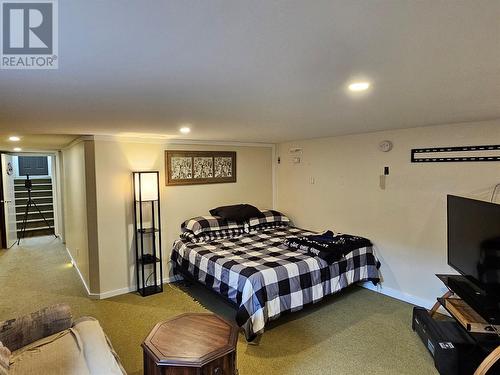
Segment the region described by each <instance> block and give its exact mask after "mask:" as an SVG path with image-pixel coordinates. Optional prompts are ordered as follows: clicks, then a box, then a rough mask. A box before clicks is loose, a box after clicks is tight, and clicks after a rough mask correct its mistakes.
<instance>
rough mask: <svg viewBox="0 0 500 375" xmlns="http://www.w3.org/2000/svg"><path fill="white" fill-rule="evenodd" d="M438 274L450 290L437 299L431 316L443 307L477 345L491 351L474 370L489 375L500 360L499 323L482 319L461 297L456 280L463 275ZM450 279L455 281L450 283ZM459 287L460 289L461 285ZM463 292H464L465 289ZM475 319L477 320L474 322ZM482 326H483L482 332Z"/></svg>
mask: <svg viewBox="0 0 500 375" xmlns="http://www.w3.org/2000/svg"><path fill="white" fill-rule="evenodd" d="M436 276H437V277H438V278H439V279H440V280H441V281H442V282H443V283H444V284H445V285H446V287H447V288H448V291H447V292H446V293H445V294H444V295H443V296H442V297H441V298H438V299H437V302H436V303H435V304H434V306H433V307H432V309H431V310H430V316H431V317H433V316H434V315H435V314H437V311H438V309H439V308H440V307H443V308H444V309H445V310H446V311H447V312H448V313H449V314H450V315H451V317H452V318H454V319H455V320H456V321H457V322H458V323H459V325H460V326H461V327H462V328H463V330H464V331H465V332H466V333H467V334H468V335H469V336H470V337H471V338H472V339H473V340H474V341H475V342H476V345H477V346H479V347H481V348H484V349H485V351H486V353H489V354H487V356H486V357H485V358H484V359H483V361H482V362H481V363H480V364H479V366H478V367H477V369H476V370H475V372H474V375H487V373H488V371H489V370H490V369H491V368H492V367H493V366H494V365H495V364H496V363H497V361H499V360H500V334H498V332H499V331H500V330H499V327H498V326H497V324H498V323H497V322H495V323H493V322H486V320H484V319H481V316H479V314H478V313H477V312H475V311H474V308H473V307H472V306H468V305H467V302H468V301H466V300H465V299H461V298H460V297H461V296H460V295H459V294H458V292H459V291H456V290H455V289H456V288H457V285H460V283H458V284H456V283H455V281H461V280H460V279H459V278H460V277H463V276H456V275H436ZM457 278H458V279H457ZM450 280H454V281H452V282H451V283H450ZM458 289H460V286H459V287H458ZM461 292H462V293H463V291H461ZM450 302H453V303H450ZM457 302H460V303H457ZM473 320H477V321H476V322H474V321H473ZM481 324H483V325H481ZM478 327H479V328H478ZM481 327H483V331H482V332H481ZM474 329H475V331H474ZM479 332H481V333H479ZM486 332H487V333H486ZM485 355H486V354H485ZM497 366H499V365H497Z"/></svg>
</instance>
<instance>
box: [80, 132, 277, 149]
mask: <svg viewBox="0 0 500 375" xmlns="http://www.w3.org/2000/svg"><path fill="white" fill-rule="evenodd" d="M82 138H83V137H82ZM86 138H91V139H92V140H94V141H104V142H121V143H149V144H160V145H205V146H240V147H267V148H272V147H274V146H275V144H274V143H260V142H236V141H215V140H214V141H207V140H196V139H175V138H162V137H128V136H117V135H94V136H90V137H86Z"/></svg>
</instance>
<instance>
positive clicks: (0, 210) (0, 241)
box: [0, 152, 7, 249]
mask: <svg viewBox="0 0 500 375" xmlns="http://www.w3.org/2000/svg"><path fill="white" fill-rule="evenodd" d="M1 154H5V152H2V153H0V155H1ZM0 164H1V163H0ZM0 201H2V202H3V201H4V196H3V170H2V166H1V165H0ZM6 232H7V225H6V223H5V205H4V204H0V245H1V248H2V249H6V248H7V233H6Z"/></svg>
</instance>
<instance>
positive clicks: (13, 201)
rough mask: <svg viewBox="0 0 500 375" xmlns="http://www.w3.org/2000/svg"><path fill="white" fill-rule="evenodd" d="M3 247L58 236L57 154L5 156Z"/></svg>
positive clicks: (2, 189)
mask: <svg viewBox="0 0 500 375" xmlns="http://www.w3.org/2000/svg"><path fill="white" fill-rule="evenodd" d="M1 157H2V173H1V176H2V188H1V189H0V190H1V194H2V203H3V204H2V205H1V209H2V212H1V215H0V216H1V220H0V221H1V223H0V224H1V232H2V247H3V248H10V247H12V246H13V245H14V244H15V243H16V242H17V241H18V239H19V238H28V237H40V236H48V235H56V234H58V215H57V212H58V210H57V204H58V199H57V198H58V196H57V189H56V185H57V184H56V179H55V178H56V168H55V164H56V163H55V162H56V155H55V154H46V155H43V154H17V155H16V154H2V155H1Z"/></svg>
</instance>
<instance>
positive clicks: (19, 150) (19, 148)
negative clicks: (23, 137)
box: [14, 147, 23, 152]
mask: <svg viewBox="0 0 500 375" xmlns="http://www.w3.org/2000/svg"><path fill="white" fill-rule="evenodd" d="M22 150H23V149H22V148H21V147H14V152H21V151H22Z"/></svg>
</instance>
